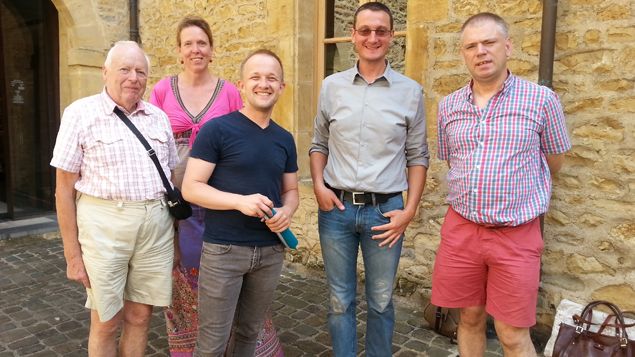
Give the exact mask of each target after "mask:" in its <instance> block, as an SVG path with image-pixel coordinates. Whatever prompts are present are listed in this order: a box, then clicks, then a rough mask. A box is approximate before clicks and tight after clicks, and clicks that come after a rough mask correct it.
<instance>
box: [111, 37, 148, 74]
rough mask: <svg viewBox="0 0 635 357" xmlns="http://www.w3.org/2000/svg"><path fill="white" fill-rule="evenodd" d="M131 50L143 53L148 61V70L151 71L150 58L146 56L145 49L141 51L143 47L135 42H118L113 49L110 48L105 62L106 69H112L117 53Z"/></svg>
mask: <svg viewBox="0 0 635 357" xmlns="http://www.w3.org/2000/svg"><path fill="white" fill-rule="evenodd" d="M130 49H137V50H139V51H141V53H143V57H144V58H145V60H146V67H147V70H148V71H149V70H150V58H148V55H146V54H145V52H144V51H143V49H141V47H139V44H138V43H136V42H134V41H117V42H115V44H114V45H112V47H111V48H110V50H108V54H106V60H105V61H104V67H105V68H110V66H111V65H112V58H113V56H115V54H116V52H119V51H122V50H130Z"/></svg>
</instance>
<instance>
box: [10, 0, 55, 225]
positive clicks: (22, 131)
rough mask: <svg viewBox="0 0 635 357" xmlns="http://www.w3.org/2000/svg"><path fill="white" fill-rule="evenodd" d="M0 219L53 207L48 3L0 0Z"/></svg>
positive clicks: (52, 81)
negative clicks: (50, 159)
mask: <svg viewBox="0 0 635 357" xmlns="http://www.w3.org/2000/svg"><path fill="white" fill-rule="evenodd" d="M0 30H1V31H0V52H1V53H2V56H1V57H2V58H1V59H0V82H2V84H3V85H2V87H1V88H0V143H2V144H1V146H2V147H1V155H0V217H3V216H4V217H8V218H12V219H13V218H19V217H24V216H30V215H35V214H39V213H41V212H46V211H49V210H51V209H52V208H53V197H54V196H53V171H52V170H51V169H50V167H49V165H48V160H49V157H50V155H49V153H50V152H51V150H52V146H53V140H54V136H53V135H54V132H56V131H57V126H58V121H59V120H58V117H59V77H58V73H59V71H58V69H59V62H58V58H59V56H58V53H59V50H58V46H57V44H58V18H57V11H56V9H55V7H54V6H53V5H52V4H51V2H50V1H22V0H0Z"/></svg>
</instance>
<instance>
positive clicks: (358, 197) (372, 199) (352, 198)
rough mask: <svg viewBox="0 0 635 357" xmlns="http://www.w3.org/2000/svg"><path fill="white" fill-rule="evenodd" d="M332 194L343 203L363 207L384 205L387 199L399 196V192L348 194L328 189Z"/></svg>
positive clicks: (347, 192)
mask: <svg viewBox="0 0 635 357" xmlns="http://www.w3.org/2000/svg"><path fill="white" fill-rule="evenodd" d="M327 187H328V188H330V189H331V190H332V191H333V193H335V195H336V196H337V198H339V199H340V200H343V201H349V202H352V203H353V204H354V205H356V206H363V205H366V204H373V205H377V204H380V203H386V202H387V201H388V200H389V199H391V198H393V197H395V196H397V195H401V192H393V193H374V192H349V191H344V190H340V189H337V188H333V187H329V186H328V185H327Z"/></svg>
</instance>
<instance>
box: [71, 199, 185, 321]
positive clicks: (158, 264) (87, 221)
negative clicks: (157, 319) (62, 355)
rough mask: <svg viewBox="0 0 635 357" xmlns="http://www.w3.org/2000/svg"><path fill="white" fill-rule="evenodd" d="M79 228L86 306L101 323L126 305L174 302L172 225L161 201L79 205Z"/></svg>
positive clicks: (90, 201)
mask: <svg viewBox="0 0 635 357" xmlns="http://www.w3.org/2000/svg"><path fill="white" fill-rule="evenodd" d="M77 228H78V230H79V243H80V245H81V248H82V258H83V260H84V265H85V266H86V272H87V273H88V278H89V279H90V285H91V288H90V289H86V292H87V295H88V299H87V300H86V307H87V308H89V309H94V310H97V313H98V314H99V319H100V320H101V321H102V322H104V321H108V320H110V319H112V318H113V317H114V316H115V315H116V314H117V313H118V312H119V311H120V310H121V309H122V308H123V302H124V300H129V301H133V302H138V303H142V304H147V305H153V306H168V305H170V303H171V300H172V276H171V272H172V261H173V259H174V245H173V238H174V226H173V219H172V217H171V216H170V215H169V213H168V210H167V207H166V206H165V203H164V202H163V201H162V200H149V201H132V202H131V201H111V200H104V199H100V198H96V197H92V196H88V195H84V194H82V195H80V197H79V198H78V200H77Z"/></svg>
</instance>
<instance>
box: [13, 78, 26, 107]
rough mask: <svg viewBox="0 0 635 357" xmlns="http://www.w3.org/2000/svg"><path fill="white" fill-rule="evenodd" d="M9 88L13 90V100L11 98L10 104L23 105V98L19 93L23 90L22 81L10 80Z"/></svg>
mask: <svg viewBox="0 0 635 357" xmlns="http://www.w3.org/2000/svg"><path fill="white" fill-rule="evenodd" d="M11 88H12V89H13V98H11V103H13V104H24V97H23V96H22V94H21V93H20V92H22V91H23V90H24V81H23V80H21V79H14V80H12V81H11Z"/></svg>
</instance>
